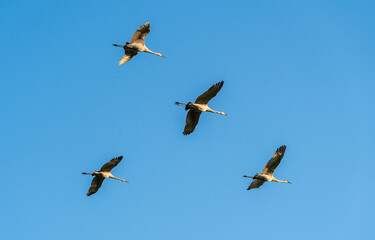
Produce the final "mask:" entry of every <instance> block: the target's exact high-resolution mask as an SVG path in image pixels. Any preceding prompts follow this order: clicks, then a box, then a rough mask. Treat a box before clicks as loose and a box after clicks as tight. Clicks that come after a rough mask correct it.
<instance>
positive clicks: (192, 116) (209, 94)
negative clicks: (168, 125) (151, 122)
mask: <svg viewBox="0 0 375 240" xmlns="http://www.w3.org/2000/svg"><path fill="white" fill-rule="evenodd" d="M223 84H224V81H221V82H218V83H216V84H214V85H212V86H211V87H210V88H209V89H208V90H207V91H206V92H205V93H203V94H202V95H200V96H199V97H198V98H197V100H195V103H192V102H188V103H187V104H184V103H180V102H175V104H176V105H178V106H183V107H185V110H186V111H187V110H189V112H188V113H187V116H186V124H185V129H184V132H183V133H182V134H183V135H189V134H190V133H192V132H194V129H195V127H196V126H197V124H198V121H199V117H200V115H201V113H202V112H212V113H218V114H221V115H225V116H228V114H226V113H224V112H218V111H214V110H212V109H211V108H209V107H208V106H207V103H208V102H209V101H210V100H211V99H212V98H213V97H215V96H216V94H217V93H218V92H219V91H220V89H221V88H222V87H223Z"/></svg>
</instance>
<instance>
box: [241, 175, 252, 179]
mask: <svg viewBox="0 0 375 240" xmlns="http://www.w3.org/2000/svg"><path fill="white" fill-rule="evenodd" d="M242 177H247V178H253V176H246V175H243V176H242Z"/></svg>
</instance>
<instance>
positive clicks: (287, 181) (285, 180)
mask: <svg viewBox="0 0 375 240" xmlns="http://www.w3.org/2000/svg"><path fill="white" fill-rule="evenodd" d="M284 181H285V182H286V183H290V184H292V183H291V182H289V181H288V180H284Z"/></svg>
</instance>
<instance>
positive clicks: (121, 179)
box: [109, 176, 128, 182]
mask: <svg viewBox="0 0 375 240" xmlns="http://www.w3.org/2000/svg"><path fill="white" fill-rule="evenodd" d="M109 178H113V179H116V180H119V181H123V182H128V181H126V180H125V179H123V178H117V177H115V176H109Z"/></svg>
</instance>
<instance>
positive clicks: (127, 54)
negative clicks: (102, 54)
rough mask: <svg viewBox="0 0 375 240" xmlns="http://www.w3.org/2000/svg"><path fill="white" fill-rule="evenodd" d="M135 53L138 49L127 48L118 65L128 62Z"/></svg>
mask: <svg viewBox="0 0 375 240" xmlns="http://www.w3.org/2000/svg"><path fill="white" fill-rule="evenodd" d="M135 55H137V52H136V51H131V50H128V49H127V50H125V55H124V56H123V57H122V58H121V60H120V61H119V62H118V65H119V66H121V65H123V64H125V63H126V62H128V61H129V60H130V59H132V58H133V57H134V56H135Z"/></svg>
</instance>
